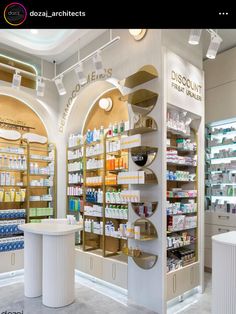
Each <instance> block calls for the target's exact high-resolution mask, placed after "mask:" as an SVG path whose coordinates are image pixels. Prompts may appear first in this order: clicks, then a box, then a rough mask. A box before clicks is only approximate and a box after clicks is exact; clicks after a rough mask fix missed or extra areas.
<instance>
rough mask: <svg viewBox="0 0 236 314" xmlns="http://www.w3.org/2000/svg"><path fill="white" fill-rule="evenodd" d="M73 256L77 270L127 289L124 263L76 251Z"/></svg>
mask: <svg viewBox="0 0 236 314" xmlns="http://www.w3.org/2000/svg"><path fill="white" fill-rule="evenodd" d="M75 256H76V257H75V268H76V269H77V270H79V271H81V272H84V273H86V274H88V275H91V276H94V277H96V278H99V279H102V280H104V281H107V282H109V283H112V284H113V285H117V286H119V287H121V288H124V289H127V270H128V265H127V264H126V263H124V262H120V261H117V260H115V259H112V258H104V257H102V256H99V255H97V254H95V253H93V252H84V251H82V250H78V249H76V250H75Z"/></svg>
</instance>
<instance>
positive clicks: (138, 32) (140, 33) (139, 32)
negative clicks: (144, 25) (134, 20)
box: [129, 29, 147, 40]
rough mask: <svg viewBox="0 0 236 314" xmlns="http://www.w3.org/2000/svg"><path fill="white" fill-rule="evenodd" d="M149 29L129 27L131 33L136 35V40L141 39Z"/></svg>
mask: <svg viewBox="0 0 236 314" xmlns="http://www.w3.org/2000/svg"><path fill="white" fill-rule="evenodd" d="M146 32H147V29H129V33H130V35H132V36H133V37H134V39H135V40H141V39H142V38H143V37H144V36H145V35H146Z"/></svg>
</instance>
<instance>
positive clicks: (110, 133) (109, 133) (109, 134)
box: [107, 123, 112, 137]
mask: <svg viewBox="0 0 236 314" xmlns="http://www.w3.org/2000/svg"><path fill="white" fill-rule="evenodd" d="M107 136H108V137H111V136H112V124H111V123H110V124H109V127H108V134H107Z"/></svg>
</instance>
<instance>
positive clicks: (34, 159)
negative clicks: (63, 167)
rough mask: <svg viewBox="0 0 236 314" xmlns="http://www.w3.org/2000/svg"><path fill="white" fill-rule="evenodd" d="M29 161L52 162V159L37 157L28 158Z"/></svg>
mask: <svg viewBox="0 0 236 314" xmlns="http://www.w3.org/2000/svg"><path fill="white" fill-rule="evenodd" d="M30 161H37V162H46V163H50V162H54V160H44V159H37V158H30Z"/></svg>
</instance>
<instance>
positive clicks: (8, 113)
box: [0, 94, 48, 137]
mask: <svg viewBox="0 0 236 314" xmlns="http://www.w3.org/2000/svg"><path fill="white" fill-rule="evenodd" d="M0 112H1V117H0V121H3V122H6V123H11V124H18V125H22V126H26V127H29V129H28V130H18V131H19V132H20V133H22V134H23V133H27V132H32V133H36V134H39V135H42V136H46V137H47V136H48V135H47V130H46V128H45V126H44V123H43V122H42V121H41V119H40V118H39V116H38V115H37V114H36V113H35V112H34V111H33V110H32V109H31V108H30V107H29V106H27V105H26V104H25V103H24V102H22V101H20V100H19V99H16V98H15V97H11V96H9V95H3V94H0ZM0 128H4V129H5V128H7V129H10V128H11V126H10V125H9V126H7V125H6V126H5V127H1V125H0ZM12 129H13V130H14V127H13V128H12Z"/></svg>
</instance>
